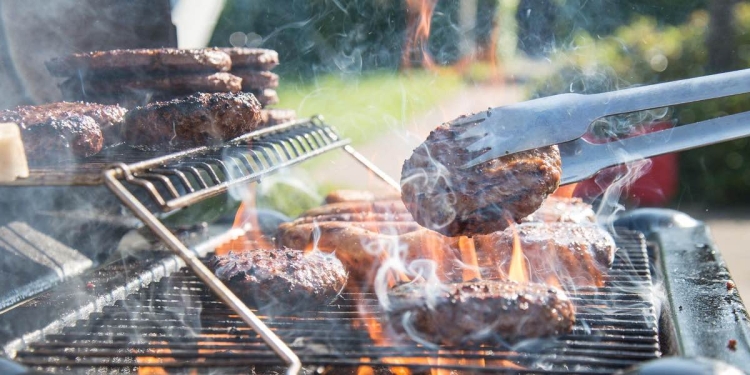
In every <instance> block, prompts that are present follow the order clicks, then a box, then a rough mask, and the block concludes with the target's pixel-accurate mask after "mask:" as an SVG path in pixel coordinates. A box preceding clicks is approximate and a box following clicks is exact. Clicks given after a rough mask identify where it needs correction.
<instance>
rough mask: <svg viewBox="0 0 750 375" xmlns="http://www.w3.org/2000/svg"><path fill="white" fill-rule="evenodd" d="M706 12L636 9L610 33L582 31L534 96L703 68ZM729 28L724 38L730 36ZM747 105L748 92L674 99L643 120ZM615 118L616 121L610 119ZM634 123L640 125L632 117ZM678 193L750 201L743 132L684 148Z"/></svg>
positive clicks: (745, 55)
mask: <svg viewBox="0 0 750 375" xmlns="http://www.w3.org/2000/svg"><path fill="white" fill-rule="evenodd" d="M733 14H734V17H735V25H734V27H735V29H736V40H735V45H736V51H737V52H736V58H737V61H736V63H735V64H736V65H735V66H733V68H735V69H741V68H747V67H750V4H748V3H745V2H743V3H738V4H737V5H736V6H735V9H734V12H733ZM709 19H710V17H709V14H708V13H707V12H706V11H704V10H698V11H694V12H692V13H691V14H689V15H688V16H687V18H686V21H685V22H684V23H682V24H679V25H665V24H660V23H659V22H657V21H656V20H655V19H654V18H653V17H636V18H634V19H633V21H632V22H631V23H630V24H629V25H627V26H623V27H619V28H617V29H616V30H615V31H614V33H613V34H612V35H611V36H608V37H599V36H592V35H591V34H589V33H586V32H583V31H579V32H578V33H576V35H575V36H574V37H573V38H572V39H571V45H570V46H569V48H567V49H566V50H565V51H563V52H559V53H557V54H555V55H554V56H552V57H551V58H552V59H553V61H554V62H555V64H556V65H557V66H558V67H559V68H558V69H557V70H556V72H555V73H554V74H552V75H551V76H549V77H545V79H544V80H542V81H540V82H536V83H535V84H534V85H533V89H532V96H535V97H539V96H547V95H552V94H558V93H564V92H579V93H596V92H603V91H610V90H616V89H622V88H626V87H630V86H633V85H642V84H652V83H658V82H666V81H672V80H677V79H684V78H691V77H697V76H703V75H706V74H708V70H707V67H706V66H707V63H708V54H707V48H706V44H705V41H706V37H707V33H708V23H709ZM732 37H733V36H732V35H728V36H727V38H732ZM748 110H750V96H748V95H738V96H734V97H730V98H725V99H720V100H711V101H705V102H700V103H696V104H692V105H684V106H677V107H674V108H672V110H671V111H670V112H665V111H662V112H661V113H660V114H658V115H653V116H652V117H648V116H646V117H643V116H641V117H640V121H649V120H655V119H657V118H658V117H659V116H662V115H667V116H670V117H671V118H672V119H673V120H674V121H675V123H676V124H677V125H680V124H685V123H692V122H696V121H700V120H704V119H708V118H715V117H719V116H722V115H726V114H731V113H738V112H744V111H748ZM633 121H634V118H633V117H630V118H627V117H626V118H624V119H623V118H620V119H615V120H614V121H612V123H610V124H609V126H610V129H609V130H610V131H613V132H614V133H616V134H620V130H622V128H618V126H617V125H623V124H625V125H628V126H630V128H629V129H632V125H634V124H633ZM612 124H614V125H615V126H612ZM636 126H637V125H636ZM680 184H681V189H680V194H679V195H678V197H676V198H675V202H674V203H675V204H678V205H679V204H697V205H703V204H707V205H709V204H710V205H714V206H721V205H735V204H739V203H741V204H748V203H750V142H748V141H747V140H746V139H743V140H738V141H734V142H726V143H723V144H719V145H715V146H710V147H704V148H700V149H696V150H692V151H686V152H683V153H682V154H681V157H680Z"/></svg>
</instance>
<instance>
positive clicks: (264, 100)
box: [250, 89, 279, 108]
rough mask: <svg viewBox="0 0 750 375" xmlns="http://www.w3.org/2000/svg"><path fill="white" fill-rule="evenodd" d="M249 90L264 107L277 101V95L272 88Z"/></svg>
mask: <svg viewBox="0 0 750 375" xmlns="http://www.w3.org/2000/svg"><path fill="white" fill-rule="evenodd" d="M250 92H251V93H252V94H253V95H255V97H256V98H257V99H258V101H259V102H260V104H261V105H263V107H264V108H265V107H266V106H269V105H274V104H278V103H279V95H278V94H277V93H276V90H273V89H260V90H250Z"/></svg>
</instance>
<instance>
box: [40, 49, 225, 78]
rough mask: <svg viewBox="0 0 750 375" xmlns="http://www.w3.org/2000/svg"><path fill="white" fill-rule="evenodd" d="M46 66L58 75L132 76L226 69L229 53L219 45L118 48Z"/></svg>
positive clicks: (62, 59) (51, 62)
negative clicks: (207, 46)
mask: <svg viewBox="0 0 750 375" xmlns="http://www.w3.org/2000/svg"><path fill="white" fill-rule="evenodd" d="M46 65H47V70H49V72H50V73H51V74H52V75H54V76H57V77H75V76H77V75H98V76H106V75H111V76H132V75H141V74H150V73H153V72H162V73H164V72H166V73H169V72H173V71H177V72H180V73H186V72H209V71H214V72H216V71H221V72H225V71H228V70H229V69H230V68H231V67H232V60H231V57H230V55H229V54H227V53H225V52H222V51H220V50H218V49H208V48H204V49H174V48H158V49H118V50H111V51H93V52H85V53H74V54H71V55H68V56H64V57H60V58H54V59H52V60H50V61H47V62H46Z"/></svg>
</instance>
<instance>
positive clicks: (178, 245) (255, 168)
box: [104, 117, 398, 374]
mask: <svg viewBox="0 0 750 375" xmlns="http://www.w3.org/2000/svg"><path fill="white" fill-rule="evenodd" d="M348 143H349V141H348V140H342V139H341V138H340V136H339V135H338V134H337V133H336V131H335V130H334V128H332V127H330V126H328V125H326V124H325V123H324V122H323V121H322V119H321V118H320V117H313V118H311V119H310V120H304V121H297V122H290V123H286V124H281V125H278V126H274V127H269V128H266V129H261V130H258V131H255V132H252V133H248V134H246V135H243V136H241V137H239V138H236V139H234V140H232V141H229V142H227V143H226V144H225V145H222V146H221V147H198V148H194V149H191V150H186V151H182V152H179V153H175V154H169V155H166V156H161V157H156V158H153V159H149V160H144V161H140V162H136V163H132V164H125V163H118V164H115V165H112V166H111V167H110V168H108V169H107V170H105V171H104V183H105V184H106V185H107V187H109V188H110V190H111V191H112V192H113V193H114V194H115V195H116V196H117V197H118V198H119V199H120V200H121V201H122V203H123V204H124V205H125V206H126V207H128V208H129V209H130V210H131V211H132V212H133V214H134V215H135V216H136V217H138V218H139V219H140V220H141V221H142V222H143V223H144V224H145V225H146V226H147V227H148V228H149V229H151V230H152V231H153V232H154V234H155V235H156V236H157V237H158V238H159V239H160V240H161V241H162V242H163V243H164V244H165V245H166V246H167V247H168V248H169V249H170V250H172V251H173V252H174V253H175V254H177V255H178V256H179V257H180V258H181V259H182V260H183V261H184V262H185V264H186V265H187V267H188V268H190V269H191V270H192V271H193V272H194V273H195V275H196V276H197V277H198V278H199V279H200V280H201V281H202V282H203V283H205V285H206V286H207V287H208V288H209V289H210V290H211V291H213V293H215V294H216V296H217V297H218V298H219V299H220V300H221V301H223V302H224V303H225V304H226V305H227V306H229V307H230V308H231V309H232V310H233V311H234V312H236V313H237V314H238V315H239V317H240V318H241V319H242V321H244V322H245V323H247V324H248V325H249V326H250V327H252V329H253V330H255V331H256V332H257V333H258V335H259V336H260V337H261V338H262V340H263V341H264V342H265V343H266V344H268V345H269V346H270V347H271V349H272V350H273V351H274V352H275V353H276V354H277V355H278V356H279V357H280V358H281V359H282V360H283V361H284V362H285V363H286V364H287V365H289V368H288V369H287V371H288V373H290V374H296V373H297V372H298V371H299V369H300V367H301V363H300V361H299V358H298V357H297V356H296V355H295V354H294V352H293V351H292V350H291V349H290V348H289V347H288V346H287V345H286V344H285V343H284V342H283V341H282V340H281V339H280V338H279V337H278V336H277V335H276V334H275V333H274V332H273V331H272V330H271V329H269V328H268V327H267V326H266V325H265V324H264V323H263V322H262V321H261V320H260V319H258V317H257V316H256V315H255V314H254V313H253V312H252V311H251V310H250V309H249V308H248V307H247V306H246V305H245V303H243V302H242V301H241V300H240V299H239V298H237V296H235V295H234V293H232V292H231V291H230V290H229V289H228V288H227V287H226V286H225V285H224V284H223V283H222V282H221V281H220V280H219V279H218V278H216V276H214V274H213V272H211V271H210V270H209V269H208V268H207V267H206V266H205V265H204V264H203V263H202V262H201V261H200V259H199V258H198V256H197V255H196V253H195V251H193V250H191V249H189V248H188V247H187V246H186V245H185V244H184V243H182V242H181V241H180V240H179V239H178V238H177V237H176V236H175V235H174V234H173V233H172V232H171V231H170V230H169V229H168V228H167V227H166V226H165V225H164V224H163V223H162V222H161V221H160V219H159V218H157V216H156V215H155V214H154V212H157V213H168V212H171V211H174V210H177V209H179V208H184V207H188V206H191V205H194V204H196V203H198V202H201V201H204V200H205V199H208V198H211V197H214V196H217V195H219V194H222V193H225V192H226V191H227V190H228V189H229V188H230V187H231V186H234V185H238V184H248V183H252V182H256V181H259V180H260V179H261V178H262V177H263V176H266V175H268V174H270V173H272V172H275V171H277V170H279V169H281V168H284V167H288V166H291V165H293V164H296V163H299V162H301V161H304V160H307V159H309V158H311V157H313V156H316V155H319V154H321V153H323V152H326V151H329V150H333V149H336V148H341V149H343V150H344V151H346V152H347V153H348V154H349V155H351V156H352V157H354V158H355V159H356V160H357V161H359V162H360V163H361V164H363V165H365V166H366V167H367V168H369V169H370V170H371V171H373V173H375V174H376V175H377V176H379V177H380V178H382V179H383V180H384V181H385V182H386V183H388V184H390V185H391V186H393V187H394V188H396V189H398V184H397V183H396V182H395V181H393V180H392V179H391V178H390V177H389V176H387V175H386V174H385V173H384V172H382V171H381V170H379V169H378V168H377V167H376V166H375V165H373V164H372V163H371V162H369V161H368V160H367V159H366V158H364V157H363V156H362V155H360V154H359V153H357V152H356V151H355V150H354V149H353V148H352V147H351V146H349V145H348Z"/></svg>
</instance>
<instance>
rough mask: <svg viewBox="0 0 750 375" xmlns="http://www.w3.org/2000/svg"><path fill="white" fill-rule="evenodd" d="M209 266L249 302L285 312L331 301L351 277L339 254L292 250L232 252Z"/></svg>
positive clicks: (219, 257) (213, 260) (239, 295)
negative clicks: (306, 252)
mask: <svg viewBox="0 0 750 375" xmlns="http://www.w3.org/2000/svg"><path fill="white" fill-rule="evenodd" d="M208 266H209V268H210V269H212V270H213V271H214V273H215V274H216V276H217V277H218V278H219V279H220V280H222V281H224V283H225V284H226V285H227V286H228V287H229V289H231V290H232V291H233V292H234V293H235V294H236V295H237V296H238V297H239V298H240V299H242V300H243V301H245V302H246V303H248V304H250V305H253V306H256V307H258V308H261V309H270V310H272V311H282V312H285V311H292V310H294V311H299V310H305V309H308V308H313V307H316V306H320V305H327V304H329V303H331V302H332V301H333V300H335V299H336V297H337V296H338V295H339V293H340V292H341V290H342V289H343V288H344V285H346V281H347V276H348V275H347V272H346V270H344V266H343V265H342V264H341V262H340V261H339V260H338V259H336V257H333V256H325V255H321V254H319V253H310V254H304V253H303V251H301V250H289V249H283V250H281V249H279V250H253V251H244V252H241V253H232V252H230V253H229V254H227V255H220V256H214V257H213V258H211V260H210V261H209V263H208Z"/></svg>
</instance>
